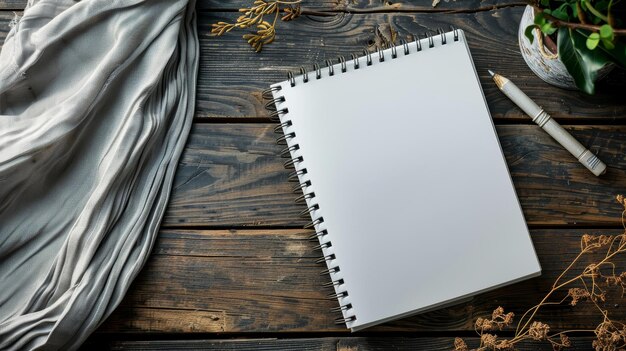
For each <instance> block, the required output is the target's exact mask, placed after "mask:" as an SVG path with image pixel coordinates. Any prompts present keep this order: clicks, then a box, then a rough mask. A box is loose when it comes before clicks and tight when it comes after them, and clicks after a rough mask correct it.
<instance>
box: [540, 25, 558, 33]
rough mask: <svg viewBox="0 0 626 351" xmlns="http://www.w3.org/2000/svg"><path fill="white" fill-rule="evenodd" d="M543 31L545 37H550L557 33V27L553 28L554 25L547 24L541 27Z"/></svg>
mask: <svg viewBox="0 0 626 351" xmlns="http://www.w3.org/2000/svg"><path fill="white" fill-rule="evenodd" d="M541 31H542V32H543V34H545V35H550V34H553V33H554V32H556V27H554V26H552V23H545V24H544V25H543V26H541Z"/></svg>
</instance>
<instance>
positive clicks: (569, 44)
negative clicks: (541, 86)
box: [519, 0, 626, 94]
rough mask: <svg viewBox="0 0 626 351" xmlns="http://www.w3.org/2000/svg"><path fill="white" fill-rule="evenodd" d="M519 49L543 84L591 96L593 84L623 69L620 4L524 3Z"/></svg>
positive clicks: (623, 6)
mask: <svg viewBox="0 0 626 351" xmlns="http://www.w3.org/2000/svg"><path fill="white" fill-rule="evenodd" d="M528 3H529V5H528V6H527V8H526V11H525V12H524V15H523V16H522V21H521V23H520V30H519V44H520V49H521V52H522V56H523V57H524V59H525V60H526V63H528V65H529V67H530V68H531V69H532V70H533V71H534V72H535V74H537V75H538V76H539V77H540V78H542V79H543V80H545V81H546V82H548V83H551V84H554V85H557V86H561V87H565V88H576V87H577V88H578V89H580V90H582V91H584V92H586V93H588V94H594V92H595V82H596V80H597V79H599V78H600V77H602V76H603V75H605V74H606V73H608V71H609V70H610V69H611V68H613V67H614V66H617V67H621V68H626V0H529V1H528Z"/></svg>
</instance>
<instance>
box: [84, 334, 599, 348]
mask: <svg viewBox="0 0 626 351" xmlns="http://www.w3.org/2000/svg"><path fill="white" fill-rule="evenodd" d="M464 339H465V341H466V342H467V343H468V346H470V347H477V346H478V344H479V342H480V341H479V340H478V338H477V337H468V338H464ZM571 341H572V349H573V350H590V349H591V343H592V341H593V339H592V338H591V337H574V338H571ZM453 348H454V337H380V336H377V337H342V338H337V337H334V338H298V339H296V338H292V339H269V338H268V339H234V340H228V339H227V340H211V339H208V340H152V341H121V340H110V339H105V340H99V339H97V338H93V339H91V340H89V341H87V343H85V345H83V348H82V349H83V350H168V351H169V350H220V351H221V350H223V351H257V350H259V351H263V350H277V351H281V350H284V351H298V350H302V351H304V350H306V351H357V350H358V351H386V350H396V351H405V350H406V351H415V350H431V351H450V350H452V349H453ZM517 349H518V350H520V351H525V350H527V351H530V350H533V351H535V350H536V351H542V350H543V351H548V350H552V347H551V346H550V345H549V344H547V345H546V344H544V343H540V342H534V343H530V342H526V343H522V344H519V347H518V348H517Z"/></svg>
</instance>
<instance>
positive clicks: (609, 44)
mask: <svg viewBox="0 0 626 351" xmlns="http://www.w3.org/2000/svg"><path fill="white" fill-rule="evenodd" d="M602 45H604V47H605V48H607V49H609V50H613V49H615V44H613V42H612V41H610V40H607V39H602Z"/></svg>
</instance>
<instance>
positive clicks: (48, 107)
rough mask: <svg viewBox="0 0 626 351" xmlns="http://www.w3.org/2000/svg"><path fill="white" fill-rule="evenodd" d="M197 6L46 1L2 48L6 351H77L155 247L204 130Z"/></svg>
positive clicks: (186, 1)
mask: <svg viewBox="0 0 626 351" xmlns="http://www.w3.org/2000/svg"><path fill="white" fill-rule="evenodd" d="M195 22H196V18H195V0H180V1H176V0H143V1H142V0H83V1H75V0H35V1H32V0H31V1H29V4H28V6H27V9H26V10H25V11H24V14H23V17H22V18H21V19H19V21H16V22H14V23H13V26H12V28H11V30H10V32H9V34H8V36H7V38H6V40H5V43H4V45H3V47H2V51H1V53H0V349H3V350H5V349H42V350H56V349H63V350H65V349H75V348H77V347H78V346H80V344H81V343H82V342H83V341H84V340H85V339H86V338H87V336H88V335H89V334H90V333H91V332H92V331H94V330H95V329H96V327H98V325H100V324H101V323H102V321H103V320H104V319H105V318H106V317H107V316H109V315H110V314H111V312H112V311H113V310H114V309H115V307H116V306H117V305H118V304H119V302H120V300H121V299H122V297H123V296H124V294H125V293H126V291H127V289H128V287H129V285H130V283H131V282H132V280H133V279H134V278H135V277H136V276H137V273H138V272H139V271H140V269H141V267H142V265H143V264H144V262H145V261H146V259H147V257H148V255H149V253H150V250H151V248H152V245H153V242H154V239H155V237H156V233H157V230H158V227H159V223H160V221H161V218H162V217H163V213H164V211H165V207H166V203H167V200H168V196H169V192H170V187H171V184H172V180H173V177H174V172H175V170H176V165H177V163H178V159H179V157H180V155H181V152H182V150H183V147H184V143H185V141H186V138H187V135H188V134H189V130H190V128H191V122H192V117H193V108H194V105H195V86H196V75H197V69H198V54H199V50H198V38H197V31H196V23H195Z"/></svg>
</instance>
